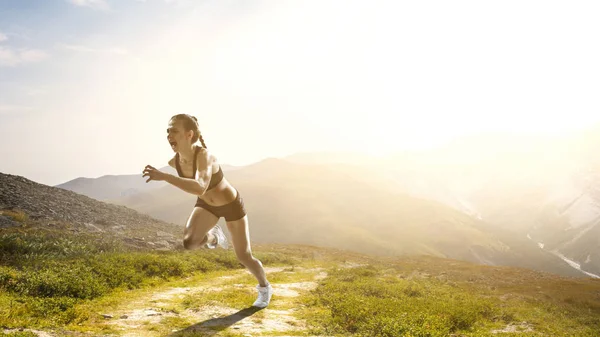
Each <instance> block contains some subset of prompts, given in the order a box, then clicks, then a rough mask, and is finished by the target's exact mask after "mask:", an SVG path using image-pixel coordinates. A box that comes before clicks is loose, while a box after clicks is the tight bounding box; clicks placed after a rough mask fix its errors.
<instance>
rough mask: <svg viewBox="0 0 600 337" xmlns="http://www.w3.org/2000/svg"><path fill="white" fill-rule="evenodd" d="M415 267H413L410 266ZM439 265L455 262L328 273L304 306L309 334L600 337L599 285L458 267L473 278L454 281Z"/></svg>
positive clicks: (456, 276) (460, 275) (398, 264)
mask: <svg viewBox="0 0 600 337" xmlns="http://www.w3.org/2000/svg"><path fill="white" fill-rule="evenodd" d="M416 261H419V262H420V263H419V266H418V267H417V266H415V265H411V263H413V262H416ZM444 261H445V263H446V264H447V265H449V264H454V262H455V261H452V260H443V259H433V258H421V259H414V260H412V261H411V260H410V259H409V260H406V261H403V260H398V261H395V262H394V261H393V260H391V261H388V263H385V264H382V263H381V261H377V262H373V263H372V264H370V265H368V266H362V267H357V268H350V269H340V268H337V269H331V270H330V271H329V277H328V278H327V279H325V280H323V281H322V282H321V283H320V286H319V287H318V288H317V289H316V290H315V291H314V292H313V294H312V295H311V296H309V297H307V298H305V304H306V305H307V306H308V307H307V309H306V310H304V313H303V315H304V317H305V318H306V319H307V320H308V321H309V322H310V324H311V326H312V327H313V330H314V331H313V332H314V333H315V334H334V335H335V334H337V335H348V334H352V335H355V336H449V335H452V334H454V335H455V336H491V335H495V334H492V333H491V331H492V330H496V329H503V328H505V327H507V326H508V325H509V324H511V325H516V326H521V327H522V328H523V329H527V328H530V329H531V330H532V331H530V332H524V331H522V332H520V333H519V334H518V335H519V336H598V335H600V298H598V296H597V294H598V293H600V282H595V281H593V280H592V281H589V280H588V281H582V280H580V281H577V280H573V281H562V282H561V281H558V280H553V281H551V282H547V283H545V282H540V280H539V279H536V278H533V277H532V276H535V275H537V276H538V277H541V276H542V275H543V274H534V275H528V273H527V272H523V274H513V273H514V271H515V269H510V268H506V269H504V268H499V271H498V270H496V268H492V267H485V266H477V265H472V264H467V263H458V262H457V263H456V264H458V265H460V267H458V268H456V266H454V268H455V271H456V270H460V269H462V268H465V269H469V268H472V269H473V270H472V271H469V272H464V271H463V272H456V273H454V274H453V273H448V272H446V271H444V270H446V268H448V267H449V266H445V268H442V263H443V262H444ZM409 271H410V273H409ZM415 271H419V272H415ZM494 274H495V275H494ZM524 278H525V279H524ZM551 279H552V278H551ZM474 280H477V281H476V282H474ZM563 282H567V283H563ZM569 282H582V284H577V283H572V284H571V283H569ZM584 285H585V286H584ZM586 287H587V288H586ZM586 292H589V293H587V294H586ZM544 294H545V295H544ZM558 294H562V295H558ZM565 294H570V295H568V296H566V298H568V300H567V301H564V300H561V298H564V297H565ZM593 294H596V295H595V296H590V295H593ZM522 322H527V323H522ZM503 335H507V334H503ZM508 335H510V334H508Z"/></svg>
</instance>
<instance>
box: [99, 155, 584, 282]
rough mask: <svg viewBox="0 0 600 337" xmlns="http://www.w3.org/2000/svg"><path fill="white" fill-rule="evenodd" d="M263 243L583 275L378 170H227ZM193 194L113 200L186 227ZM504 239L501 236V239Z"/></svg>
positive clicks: (274, 162)
mask: <svg viewBox="0 0 600 337" xmlns="http://www.w3.org/2000/svg"><path fill="white" fill-rule="evenodd" d="M226 178H227V179H228V180H229V181H231V182H232V183H233V184H234V186H235V187H236V188H237V189H238V190H239V191H240V193H241V195H242V197H243V198H244V202H245V205H246V208H247V210H248V213H249V219H250V226H251V227H250V228H251V230H250V232H251V237H252V240H253V242H257V243H294V244H296V243H298V244H311V245H318V246H326V247H334V248H341V249H350V250H353V251H357V252H361V253H368V254H382V255H399V254H426V255H434V256H441V257H449V258H455V259H461V260H466V261H474V262H478V263H483V264H492V265H494V264H503V265H515V266H521V267H527V268H531V269H538V270H546V271H551V272H554V273H559V274H563V275H573V276H575V275H577V276H581V275H582V274H581V273H579V272H577V271H575V270H574V269H573V268H571V267H569V266H568V265H567V263H565V262H563V261H562V260H560V259H559V258H558V257H556V256H554V255H552V254H550V253H548V252H543V251H541V250H539V249H537V247H535V246H533V245H531V243H530V242H528V241H527V240H526V239H525V238H524V237H523V239H525V243H523V242H522V241H518V242H516V243H515V244H514V246H510V245H508V244H506V243H505V242H503V241H502V240H504V239H508V238H510V237H511V236H510V235H507V234H505V233H501V232H500V231H496V232H494V231H492V230H491V228H492V229H493V227H491V226H489V224H487V223H485V222H483V221H480V220H478V219H476V218H473V217H471V216H469V215H467V214H464V213H462V212H459V211H457V210H454V209H452V208H451V207H449V206H446V205H444V204H442V203H440V202H437V201H432V200H427V199H424V198H416V197H412V196H409V195H407V194H405V193H403V192H402V191H401V190H399V189H398V188H397V185H396V184H395V182H394V181H392V180H390V178H389V177H387V176H386V175H382V174H380V172H378V171H377V170H374V169H368V168H365V167H359V166H353V165H344V164H331V165H313V164H299V163H293V162H289V161H287V160H282V159H273V158H272V159H267V160H264V161H261V162H259V163H256V164H254V165H249V166H247V167H244V168H242V169H239V170H236V171H233V172H229V173H227V174H226ZM194 201H195V197H194V196H192V195H189V194H186V193H184V192H182V191H180V190H179V189H177V188H174V187H172V186H165V187H161V188H158V189H156V190H151V191H148V192H146V193H140V194H137V195H134V196H124V197H121V198H118V199H114V200H111V202H114V203H118V204H122V205H127V207H131V208H133V209H136V210H138V211H140V212H142V213H146V214H149V215H151V216H153V217H156V218H158V219H162V220H165V221H169V222H174V223H180V224H183V223H185V221H186V220H187V218H188V216H189V213H190V212H191V210H192V208H193V205H194ZM501 239H502V240H501Z"/></svg>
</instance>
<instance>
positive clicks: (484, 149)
mask: <svg viewBox="0 0 600 337" xmlns="http://www.w3.org/2000/svg"><path fill="white" fill-rule="evenodd" d="M597 131H600V130H597V129H590V130H588V131H587V132H583V133H572V134H566V135H562V136H560V137H550V136H546V137H541V136H539V137H531V136H525V135H518V134H496V135H491V136H490V135H487V136H485V137H476V136H473V137H467V138H464V139H462V140H460V141H456V142H455V143H453V144H450V145H448V146H447V147H445V148H442V149H437V150H434V151H430V152H428V153H425V152H421V153H418V154H404V155H401V156H396V157H389V158H386V159H385V160H384V161H383V162H382V163H381V164H380V166H382V167H386V168H389V170H387V171H388V174H389V175H390V176H391V177H393V178H394V179H395V180H396V182H397V184H398V186H399V188H401V189H403V190H405V191H406V192H407V193H409V194H411V195H413V196H418V197H422V198H426V199H430V200H437V201H439V202H442V203H444V204H446V205H448V206H450V207H453V208H455V209H457V210H460V211H462V212H464V213H465V214H469V215H472V216H475V217H477V218H479V219H482V220H484V221H485V222H486V223H488V224H490V225H492V226H491V227H489V228H488V232H489V231H492V230H493V231H502V232H505V233H512V236H513V238H515V239H517V238H518V240H522V238H527V239H528V240H529V241H530V242H529V244H530V245H532V246H534V247H536V248H537V249H541V250H544V251H546V252H551V253H552V254H554V255H556V256H558V257H560V258H562V259H563V260H565V261H566V262H568V263H569V264H570V265H571V266H572V267H573V268H575V269H582V270H584V271H586V272H588V273H592V274H594V275H600V243H599V240H600V239H599V235H598V233H600V227H599V226H600V223H599V221H600V208H599V207H598V204H599V201H600V160H599V159H598V156H597V155H596V153H597V149H599V148H600V136H599V135H600V133H598V132H597ZM508 239H510V237H509V238H508ZM508 239H507V240H508ZM505 242H506V243H507V244H509V245H510V246H514V244H511V243H510V242H508V241H505Z"/></svg>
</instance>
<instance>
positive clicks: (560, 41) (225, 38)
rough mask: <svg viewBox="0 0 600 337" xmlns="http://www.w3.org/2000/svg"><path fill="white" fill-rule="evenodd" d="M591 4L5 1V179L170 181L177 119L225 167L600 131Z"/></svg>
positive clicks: (0, 92)
mask: <svg viewBox="0 0 600 337" xmlns="http://www.w3.org/2000/svg"><path fill="white" fill-rule="evenodd" d="M599 17H600V3H599V2H598V1H549V0H544V1H527V0H519V1H482V0H475V1H366V0H365V1H349V0H342V1H326V0H318V1H308V0H298V1H281V0H272V1H241V0H240V1H216V0H215V1H191V0H189V1H177V0H171V1H165V0H146V1H139V0H118V1H117V0H38V1H32V0H12V1H11V0H0V172H4V173H11V174H18V175H23V176H25V177H27V178H29V179H33V180H35V181H38V182H41V183H44V184H49V185H54V184H59V183H62V182H65V181H67V180H70V179H74V178H76V177H80V176H85V177H98V176H102V175H105V174H131V173H138V172H139V173H141V171H142V169H143V167H144V166H145V165H146V164H152V165H155V166H159V167H161V166H164V165H166V163H167V161H168V159H169V158H170V157H171V156H172V151H171V149H170V147H169V145H168V143H167V141H166V131H165V129H166V126H167V122H168V119H169V117H170V116H171V115H173V114H176V113H189V114H193V115H195V116H196V117H197V118H198V120H199V122H200V127H201V131H202V133H203V135H204V138H205V140H206V143H207V146H208V148H209V149H211V150H213V151H214V152H215V153H216V154H217V156H218V157H219V158H220V159H221V161H222V162H224V163H228V164H234V165H242V164H248V163H251V162H254V161H258V160H260V159H262V158H265V157H273V156H275V157H279V156H284V155H287V154H292V153H295V152H300V151H314V150H356V151H363V152H367V153H374V154H381V153H389V152H392V151H396V150H401V149H406V148H420V147H426V146H431V145H436V144H439V143H440V142H443V141H445V140H447V139H449V138H451V137H454V136H457V135H461V134H466V133H471V132H476V131H477V132H482V131H488V130H508V131H532V132H562V131H567V130H573V129H577V128H580V127H583V126H585V125H589V124H590V123H596V122H597V120H598V119H600V98H599V97H600V96H599V95H598V93H600V80H599V79H600V62H598V60H600V43H599V41H600V20H598V18H599Z"/></svg>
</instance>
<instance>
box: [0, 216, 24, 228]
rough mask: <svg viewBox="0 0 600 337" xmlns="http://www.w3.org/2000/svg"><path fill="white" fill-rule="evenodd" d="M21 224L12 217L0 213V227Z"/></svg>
mask: <svg viewBox="0 0 600 337" xmlns="http://www.w3.org/2000/svg"><path fill="white" fill-rule="evenodd" d="M20 225H21V224H20V223H18V222H17V221H15V220H13V218H12V217H9V216H6V215H0V228H8V227H17V226H20Z"/></svg>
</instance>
